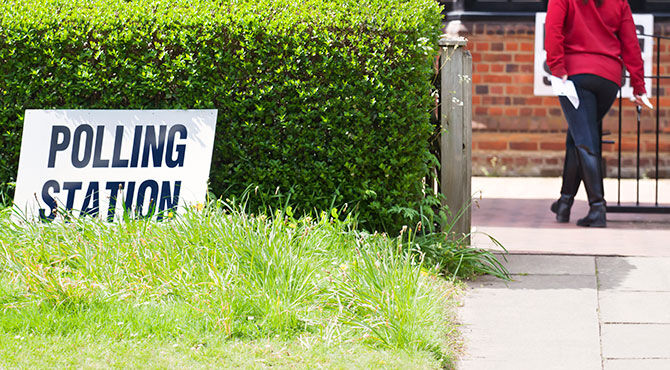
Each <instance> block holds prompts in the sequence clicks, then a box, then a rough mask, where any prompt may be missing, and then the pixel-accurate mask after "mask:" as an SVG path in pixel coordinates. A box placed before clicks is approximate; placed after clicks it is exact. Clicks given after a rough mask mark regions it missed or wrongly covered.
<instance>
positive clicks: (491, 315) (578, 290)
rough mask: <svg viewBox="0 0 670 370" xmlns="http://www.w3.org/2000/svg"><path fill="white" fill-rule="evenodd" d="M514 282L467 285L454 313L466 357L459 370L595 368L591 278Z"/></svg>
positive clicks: (533, 277)
mask: <svg viewBox="0 0 670 370" xmlns="http://www.w3.org/2000/svg"><path fill="white" fill-rule="evenodd" d="M514 278H515V279H516V281H513V282H507V283H506V282H502V281H500V280H497V279H493V278H490V277H483V278H482V279H480V280H477V281H475V282H473V283H471V284H470V286H471V288H470V291H469V293H468V294H467V295H466V297H465V298H464V303H463V307H462V308H461V309H460V312H459V315H460V319H461V322H462V324H463V327H462V330H463V332H464V336H465V338H466V343H465V347H466V349H465V350H466V353H467V355H466V356H465V358H464V359H463V362H462V363H461V364H460V365H459V367H460V368H461V369H478V368H486V365H487V364H504V366H503V368H509V369H524V368H529V369H530V368H547V365H552V364H556V368H600V364H601V360H600V343H599V336H598V332H599V328H598V317H597V292H596V281H595V276H587V275H527V276H515V277H514ZM480 360H481V361H480ZM484 360H485V361H484ZM501 366H502V365H501ZM489 368H491V367H489ZM493 368H499V367H498V366H495V367H493Z"/></svg>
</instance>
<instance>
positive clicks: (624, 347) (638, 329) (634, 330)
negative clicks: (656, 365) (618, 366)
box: [602, 324, 670, 359]
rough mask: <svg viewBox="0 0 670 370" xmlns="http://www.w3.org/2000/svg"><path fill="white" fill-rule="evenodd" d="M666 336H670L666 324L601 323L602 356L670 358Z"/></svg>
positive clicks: (613, 357) (668, 326) (612, 357)
mask: <svg viewBox="0 0 670 370" xmlns="http://www.w3.org/2000/svg"><path fill="white" fill-rule="evenodd" d="M668 338H670V325H668V324H644V325H633V324H603V325H602V349H603V357H604V358H606V359H615V358H621V359H644V358H656V359H670V345H668Z"/></svg>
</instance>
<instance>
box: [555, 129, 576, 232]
mask: <svg viewBox="0 0 670 370" xmlns="http://www.w3.org/2000/svg"><path fill="white" fill-rule="evenodd" d="M568 135H569V134H568ZM569 140H571V139H570V138H568V141H569ZM579 172H580V168H579V158H577V149H576V148H575V146H574V142H573V144H572V145H570V143H567V144H566V149H565V161H564V162H563V184H562V185H561V197H560V198H558V200H557V201H555V202H554V203H552V204H551V211H552V212H554V213H555V214H556V221H558V222H561V223H566V222H570V209H571V208H572V204H573V203H574V201H575V195H576V194H577V190H579V183H580V182H581V180H582V179H581V177H580V174H579Z"/></svg>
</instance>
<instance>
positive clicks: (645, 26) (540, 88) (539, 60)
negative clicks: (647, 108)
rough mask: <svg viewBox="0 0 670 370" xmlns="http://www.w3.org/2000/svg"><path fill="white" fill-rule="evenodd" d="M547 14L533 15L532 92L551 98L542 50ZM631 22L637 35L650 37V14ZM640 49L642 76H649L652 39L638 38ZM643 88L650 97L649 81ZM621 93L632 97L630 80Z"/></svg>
mask: <svg viewBox="0 0 670 370" xmlns="http://www.w3.org/2000/svg"><path fill="white" fill-rule="evenodd" d="M546 17H547V13H536V14H535V80H534V82H535V84H534V88H533V91H534V93H535V95H541V96H551V95H554V94H553V92H552V90H551V82H549V76H551V73H550V72H549V66H547V51H546V50H544V20H545V18H546ZM633 22H635V28H636V29H637V33H638V35H639V34H647V35H651V34H653V33H654V16H653V15H651V14H633ZM638 40H639V41H640V49H641V50H642V61H643V62H644V75H645V76H650V75H651V65H652V58H653V50H654V49H653V38H651V37H645V36H639V37H638ZM644 83H645V88H646V89H647V95H651V91H652V90H651V79H645V82H644ZM621 92H622V93H623V96H624V98H630V97H632V96H633V88H632V87H631V86H630V78H626V82H625V84H624V85H623V86H622V89H621Z"/></svg>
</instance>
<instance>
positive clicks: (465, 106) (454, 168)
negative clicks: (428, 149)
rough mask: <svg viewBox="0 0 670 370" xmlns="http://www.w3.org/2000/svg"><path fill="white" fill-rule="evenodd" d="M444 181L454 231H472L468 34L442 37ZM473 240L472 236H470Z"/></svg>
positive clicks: (442, 187) (441, 160)
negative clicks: (463, 36)
mask: <svg viewBox="0 0 670 370" xmlns="http://www.w3.org/2000/svg"><path fill="white" fill-rule="evenodd" d="M439 45H440V64H441V65H440V70H441V76H440V79H441V80H440V82H441V88H440V89H441V91H440V113H441V114H440V116H441V122H440V124H441V129H442V135H441V143H440V148H441V150H440V152H441V158H440V163H441V169H440V184H441V189H442V194H443V195H444V197H445V201H444V202H445V204H446V205H447V206H448V207H449V211H450V213H451V214H450V217H449V222H454V220H455V219H456V218H457V217H458V220H456V221H455V225H454V228H453V229H452V232H455V233H456V234H457V235H461V234H466V235H468V234H470V228H471V204H470V203H471V200H472V193H471V177H472V83H471V81H472V56H471V55H470V52H469V51H467V50H465V46H466V45H467V40H466V39H464V38H460V37H459V38H444V37H443V38H441V39H440V43H439ZM466 242H467V243H468V244H470V238H469V237H468V238H467V239H466Z"/></svg>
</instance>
